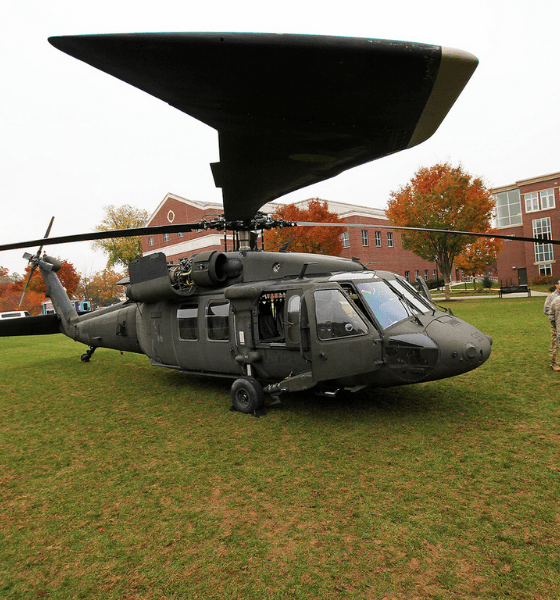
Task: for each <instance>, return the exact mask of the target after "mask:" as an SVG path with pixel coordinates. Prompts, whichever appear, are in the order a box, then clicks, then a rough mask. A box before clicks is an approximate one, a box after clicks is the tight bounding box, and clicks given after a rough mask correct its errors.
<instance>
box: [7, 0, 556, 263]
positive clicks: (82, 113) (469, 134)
mask: <svg viewBox="0 0 560 600" xmlns="http://www.w3.org/2000/svg"><path fill="white" fill-rule="evenodd" d="M559 16H560V4H559V3H558V2H557V0H533V1H531V2H527V1H526V0H524V1H517V0H507V1H506V0H481V1H480V0H468V1H466V0H465V1H459V0H441V1H439V0H424V1H423V2H419V1H418V0H413V1H399V0H392V1H391V2H387V1H385V2H376V1H375V0H369V1H367V2H366V1H364V0H358V1H356V0H344V1H343V2H331V3H327V2H318V1H317V0H312V1H307V0H297V1H295V0H283V1H282V2H277V3H266V2H262V1H260V2H256V1H253V0H237V1H235V0H234V1H232V0H227V1H225V0H213V1H212V2H202V1H195V2H192V1H190V0H184V1H179V0H158V1H157V2H154V1H153V0H149V1H144V0H134V1H132V0H130V1H129V0H124V1H119V0H110V1H106V0H96V1H95V2H87V3H86V2H76V0H49V1H48V2H45V1H44V0H27V1H22V0H2V2H1V3H0V73H1V81H2V94H1V95H0V135H1V140H2V144H1V146H0V153H1V157H0V165H1V167H0V169H1V170H0V194H1V202H2V211H1V215H2V216H1V220H0V240H1V242H2V243H8V242H12V241H24V240H27V239H34V238H38V237H41V236H43V235H44V233H45V230H46V228H47V225H48V222H49V220H50V218H51V216H53V215H54V216H55V222H54V226H53V229H52V232H51V235H66V234H71V233H84V232H88V231H92V230H93V228H94V227H95V225H96V224H98V223H99V222H100V221H101V219H102V218H103V207H104V206H105V205H108V204H115V205H121V204H132V205H134V206H137V207H139V208H145V209H147V210H148V212H150V213H151V212H152V211H153V210H154V209H155V208H156V207H157V205H158V204H159V202H160V201H161V200H162V199H163V197H164V196H165V194H166V193H167V192H172V193H175V194H178V195H180V196H183V197H185V198H190V199H193V200H199V201H215V202H219V201H221V195H220V190H219V189H217V188H216V187H215V186H214V182H213V178H212V175H211V171H210V167H209V163H211V162H216V161H218V160H219V156H218V142H217V134H216V132H215V131H214V130H213V129H211V128H209V127H207V126H205V125H203V124H201V123H198V122H197V121H195V120H194V119H192V118H191V117H188V116H187V115H185V114H183V113H181V112H179V111H177V110H176V109H173V108H171V107H170V106H168V105H167V104H165V103H164V102H162V101H160V100H157V99H155V98H152V97H151V96H148V95H147V94H145V93H144V92H141V91H139V90H137V89H135V88H133V87H131V86H129V85H127V84H125V83H123V82H121V81H119V80H117V79H114V78H112V77H110V76H109V75H106V74H105V73H102V72H101V71H98V70H96V69H94V68H92V67H90V66H88V65H86V64H84V63H82V62H80V61H78V60H76V59H73V58H71V57H69V56H67V55H65V54H63V53H61V52H59V51H58V50H56V49H55V48H53V47H52V46H51V45H50V44H49V43H48V42H47V38H48V37H49V36H53V35H75V34H88V33H128V32H157V31H166V32H167V31H224V32H225V31H243V32H266V33H307V34H324V35H342V36H353V37H368V38H383V39H395V40H405V41H414V42H423V43H428V44H436V45H442V46H449V47H452V48H459V49H461V50H466V51H468V52H470V53H472V54H474V55H475V56H477V57H478V59H479V61H480V64H479V66H478V69H477V70H476V71H475V73H474V75H473V77H472V79H471V81H470V82H469V84H468V85H467V87H466V89H465V90H464V92H463V94H462V95H461V96H460V97H459V100H458V101H457V102H456V104H455V105H454V107H453V108H452V110H451V112H450V113H449V115H448V116H447V118H446V120H445V121H444V122H443V124H442V125H441V127H440V128H439V130H438V131H437V132H436V133H435V135H434V136H433V137H432V138H431V139H430V140H428V141H427V142H425V143H424V144H421V145H420V146H417V147H415V148H413V149H411V150H407V151H404V152H401V153H399V154H396V155H393V156H391V157H388V158H384V159H381V160H378V161H375V162H372V163H369V164H367V165H364V166H361V167H357V168H356V169H352V170H350V171H347V172H346V173H343V174H342V175H340V176H338V177H336V178H334V179H331V180H328V181H326V182H323V183H321V184H317V185H314V186H310V187H308V188H304V189H302V190H300V191H298V192H294V193H292V194H290V195H288V196H284V198H282V201H285V202H293V201H297V200H302V199H306V198H311V197H320V198H322V199H324V200H336V201H341V202H347V203H357V204H363V205H366V206H372V207H378V208H384V207H385V205H386V202H387V199H388V195H389V193H390V191H391V190H396V189H397V188H398V187H399V186H401V185H403V184H405V183H407V182H408V181H409V180H410V178H411V177H412V175H413V174H414V172H415V171H416V170H417V169H418V168H419V167H421V166H430V165H432V164H434V163H436V162H438V161H445V160H449V161H450V162H452V163H454V164H457V163H459V162H460V163H462V164H463V166H464V167H465V169H466V170H467V171H468V172H470V173H471V174H473V175H476V176H481V177H483V178H484V179H485V181H486V182H487V183H488V185H490V186H491V187H496V186H502V185H507V184H510V183H514V182H515V181H518V180H520V179H525V178H529V177H534V176H539V175H543V174H548V173H553V172H557V171H560V161H559V160H558V158H559V154H560V152H559V150H558V144H559V139H560V137H559V133H560V132H559V104H560V77H559V76H558V65H559V62H560V61H559V59H560V27H559ZM49 253H51V254H52V255H54V256H58V257H60V258H64V259H67V260H69V261H70V262H72V263H73V264H74V265H75V267H76V268H77V270H78V271H80V272H82V273H85V274H92V273H93V272H95V271H98V270H101V269H103V268H104V266H105V257H104V255H103V254H102V253H100V252H99V251H97V252H94V251H93V250H92V249H91V246H90V244H89V243H87V242H85V243H82V244H69V245H65V246H54V247H52V248H51V249H49ZM22 254H23V251H21V250H17V251H13V252H4V253H1V254H0V265H2V266H4V267H7V268H8V269H9V270H10V271H11V272H13V271H16V272H18V273H22V272H23V271H24V269H25V266H26V262H25V261H24V260H23V259H22V258H21V256H22Z"/></svg>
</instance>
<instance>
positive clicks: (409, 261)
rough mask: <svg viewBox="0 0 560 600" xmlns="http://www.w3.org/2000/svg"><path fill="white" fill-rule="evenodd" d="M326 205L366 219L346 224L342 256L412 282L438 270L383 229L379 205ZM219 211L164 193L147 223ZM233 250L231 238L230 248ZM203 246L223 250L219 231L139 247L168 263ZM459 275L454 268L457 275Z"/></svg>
mask: <svg viewBox="0 0 560 600" xmlns="http://www.w3.org/2000/svg"><path fill="white" fill-rule="evenodd" d="M308 202H309V200H303V201H301V202H298V203H296V204H297V205H298V206H300V207H305V206H307V204H308ZM328 206H329V210H330V211H331V212H336V213H337V214H338V215H339V217H340V218H341V219H342V220H343V221H344V222H345V223H348V224H353V223H354V224H355V223H357V224H364V225H366V227H364V228H361V227H349V228H348V231H347V233H345V234H343V240H342V241H343V250H342V252H341V256H343V257H344V258H352V257H357V258H359V259H360V260H361V261H362V263H364V264H366V265H369V266H370V268H372V269H383V270H387V271H392V272H396V273H399V274H400V275H403V276H404V277H406V278H407V279H408V280H409V281H411V282H414V281H416V278H417V276H418V275H421V276H422V277H424V279H434V278H435V277H436V274H437V269H436V264H435V263H430V262H428V261H425V260H423V259H422V258H420V257H418V256H416V255H415V254H414V253H413V252H410V251H409V250H403V248H402V243H401V234H400V233H399V232H397V231H391V230H389V229H382V228H380V227H377V228H376V226H377V225H383V226H387V225H389V221H388V219H387V217H386V216H385V213H384V211H383V210H380V209H377V208H368V207H365V206H357V205H353V204H346V203H343V202H329V203H328ZM277 209H278V204H275V203H269V204H265V205H264V206H263V208H262V211H263V212H265V213H273V212H275V211H276V210H277ZM222 211H223V208H222V205H221V204H217V203H210V202H197V201H194V200H187V199H185V198H181V197H180V196H177V195H175V194H167V196H165V198H164V199H163V200H162V202H161V203H160V205H159V206H158V207H157V208H156V210H155V211H154V213H153V214H152V215H151V217H150V219H149V220H148V225H166V224H168V223H194V222H198V221H200V220H201V219H202V218H203V217H205V218H207V219H211V218H213V217H215V216H216V215H218V214H221V213H222ZM229 249H231V239H230V247H229ZM204 250H221V251H223V250H224V237H223V234H222V233H220V232H217V231H203V232H200V233H184V234H181V233H170V234H165V235H163V234H158V235H153V236H144V237H143V238H142V252H143V254H144V256H146V255H148V254H151V253H153V252H164V253H165V254H166V256H167V259H168V261H169V262H173V263H177V262H178V260H179V258H182V257H183V256H190V255H192V254H196V253H198V252H202V251H204ZM456 275H457V276H458V273H457V274H456Z"/></svg>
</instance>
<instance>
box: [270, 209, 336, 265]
mask: <svg viewBox="0 0 560 600" xmlns="http://www.w3.org/2000/svg"><path fill="white" fill-rule="evenodd" d="M278 213H279V214H281V215H282V217H283V218H284V219H286V220H287V221H307V222H311V223H342V220H341V219H340V218H339V216H338V215H337V214H336V213H335V212H330V211H329V209H328V204H327V202H321V200H319V199H318V198H313V199H312V200H310V201H309V205H308V207H307V208H299V207H297V206H296V205H295V204H288V205H285V206H282V207H281V208H279V209H278ZM345 231H347V229H346V228H345V227H285V228H280V229H274V230H272V231H267V232H265V236H264V241H265V248H266V249H267V250H277V249H278V248H280V247H281V246H283V245H284V244H286V243H287V242H288V241H290V240H291V239H292V238H294V237H295V239H294V240H293V241H292V242H291V243H290V246H289V250H290V251H291V252H311V253H313V254H333V255H338V254H340V252H341V251H342V240H341V234H342V233H343V232H345Z"/></svg>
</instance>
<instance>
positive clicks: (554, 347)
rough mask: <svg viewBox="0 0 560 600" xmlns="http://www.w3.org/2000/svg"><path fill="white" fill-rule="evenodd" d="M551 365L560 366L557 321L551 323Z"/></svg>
mask: <svg viewBox="0 0 560 600" xmlns="http://www.w3.org/2000/svg"><path fill="white" fill-rule="evenodd" d="M550 366H551V367H554V366H560V363H559V362H558V335H557V333H556V324H555V323H551V327H550Z"/></svg>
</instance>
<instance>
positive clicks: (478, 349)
mask: <svg viewBox="0 0 560 600" xmlns="http://www.w3.org/2000/svg"><path fill="white" fill-rule="evenodd" d="M426 332H427V333H428V335H430V337H432V339H434V340H436V343H437V344H438V346H439V349H440V357H441V361H442V362H443V363H444V365H446V366H447V367H451V368H452V369H453V370H454V371H455V372H457V373H460V372H465V371H470V370H471V369H475V368H476V367H479V366H480V365H481V364H482V363H484V362H486V360H488V357H489V356H490V352H491V346H492V338H491V337H490V336H489V335H485V334H483V333H482V332H481V331H479V330H478V329H476V328H475V327H473V326H472V325H470V324H469V323H466V322H465V321H462V320H461V319H458V318H457V317H451V316H445V317H441V318H439V319H436V320H435V321H433V322H432V323H431V324H430V325H428V327H427V328H426Z"/></svg>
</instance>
